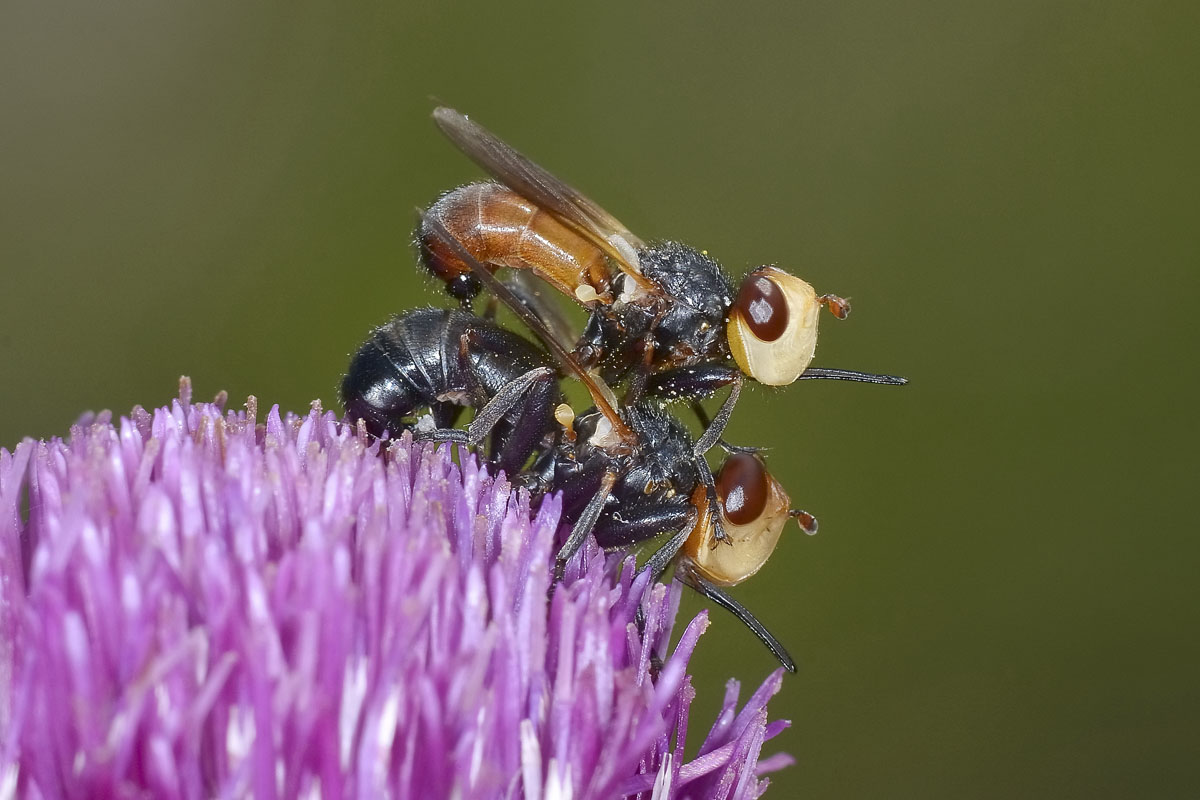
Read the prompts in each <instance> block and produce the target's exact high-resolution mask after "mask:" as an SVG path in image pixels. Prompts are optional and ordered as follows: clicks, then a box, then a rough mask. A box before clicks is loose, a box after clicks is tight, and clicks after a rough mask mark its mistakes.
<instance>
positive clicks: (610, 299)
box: [341, 108, 906, 671]
mask: <svg viewBox="0 0 1200 800" xmlns="http://www.w3.org/2000/svg"><path fill="white" fill-rule="evenodd" d="M433 118H434V121H435V122H436V123H437V125H438V127H439V128H440V129H441V130H442V132H443V133H444V134H446V136H447V137H449V139H450V140H451V141H452V142H453V143H454V144H455V145H457V146H458V147H459V148H460V149H461V150H462V151H463V152H464V153H466V154H467V155H468V156H469V157H470V158H471V159H472V160H474V161H475V162H476V163H477V164H478V165H479V166H481V167H483V168H484V169H485V170H486V171H487V172H488V173H490V174H491V176H492V177H493V178H494V179H495V180H496V181H497V182H486V183H473V184H468V185H466V186H462V187H459V188H458V189H455V190H453V191H451V192H449V193H448V194H446V195H444V196H443V197H442V198H441V199H439V200H438V201H437V202H436V203H435V204H434V205H433V206H432V207H431V208H430V209H428V210H427V211H425V212H422V214H421V221H420V225H419V228H418V231H417V242H418V245H419V248H420V253H421V259H422V261H423V262H424V265H425V267H426V268H427V269H428V270H429V271H430V272H431V273H432V274H433V275H435V276H436V277H438V278H439V279H441V280H442V281H444V282H445V284H446V289H447V292H448V293H449V294H450V295H451V296H453V297H455V298H457V299H458V300H459V302H460V304H461V305H462V308H461V309H455V310H447V309H435V308H423V309H415V310H412V311H408V312H405V313H403V314H400V315H399V316H396V317H394V318H393V319H392V320H390V321H389V322H388V323H386V324H385V325H383V326H381V327H379V328H377V329H375V330H374V331H373V332H372V333H371V335H370V337H369V338H368V339H367V341H366V342H364V343H363V345H362V346H361V347H360V348H359V350H358V352H357V353H356V354H355V355H354V357H353V359H352V361H351V363H350V368H349V371H348V373H347V374H346V376H345V379H344V381H343V383H342V389H341V394H342V401H343V404H344V405H345V408H346V412H347V414H348V416H349V417H350V418H351V419H353V420H355V421H361V422H362V423H363V424H364V425H365V427H366V428H367V430H368V431H369V432H370V433H372V434H374V435H376V436H382V435H383V434H384V433H387V434H388V435H390V436H392V437H395V436H398V435H399V434H400V433H402V432H403V431H405V430H413V431H414V433H415V435H416V436H417V437H418V438H425V439H432V440H436V441H450V442H459V443H465V444H468V445H471V446H480V445H483V444H484V443H486V444H487V449H486V456H485V457H486V460H487V462H488V463H489V465H490V466H492V467H493V468H496V469H503V470H504V471H505V472H506V473H507V474H508V475H509V477H510V479H512V480H514V481H516V482H518V483H520V484H522V485H524V486H526V487H527V488H528V489H529V490H530V492H531V494H532V495H533V496H534V497H535V498H536V499H540V498H542V497H544V496H545V495H546V494H548V493H551V492H561V493H562V504H563V506H562V518H563V520H564V521H566V522H567V523H569V524H570V525H571V529H570V533H569V535H568V537H567V539H566V541H565V542H564V543H563V544H562V546H561V547H560V549H559V551H558V553H557V556H556V566H557V575H558V576H559V577H561V575H562V570H563V567H564V566H565V564H566V562H567V561H568V560H569V559H570V558H571V556H572V555H574V554H575V553H576V552H577V551H578V549H579V547H580V546H581V545H582V544H583V542H584V541H585V540H586V538H587V536H588V535H589V534H592V535H594V536H595V537H596V541H597V542H598V543H599V544H600V545H601V546H602V547H605V548H618V547H628V546H631V545H636V544H640V543H643V542H646V541H649V540H650V539H653V538H655V537H657V536H659V535H660V534H663V533H669V534H670V536H669V537H667V540H666V541H665V542H664V543H663V544H661V545H660V546H659V547H658V548H657V549H656V550H655V551H654V552H653V554H652V555H651V556H650V557H649V559H648V561H647V563H646V565H645V569H649V570H651V571H652V574H653V575H654V576H655V577H657V576H659V575H660V574H662V573H663V572H664V571H665V570H666V569H667V568H668V567H669V566H670V565H671V563H672V562H674V564H675V577H676V578H678V579H679V580H681V581H682V582H683V583H685V584H687V585H689V586H691V587H692V588H694V589H695V590H697V591H699V592H700V593H701V594H703V595H704V596H706V597H708V598H709V599H710V600H712V601H714V602H716V603H717V604H719V605H721V606H723V607H724V608H726V609H728V610H730V611H731V612H733V613H734V614H735V615H736V616H737V617H738V618H739V619H740V620H742V622H743V623H745V624H746V625H747V627H749V628H750V630H751V631H752V632H753V633H754V634H755V635H756V636H757V637H758V638H759V639H760V640H762V642H763V643H764V644H766V646H767V647H768V648H769V649H770V650H771V652H772V653H774V654H775V656H776V657H777V658H778V659H779V660H780V662H781V663H782V664H783V665H784V666H785V667H786V668H787V669H789V670H791V671H795V662H794V661H793V660H792V658H791V657H790V656H789V655H788V653H787V651H786V649H785V648H784V647H783V645H782V644H780V642H779V641H778V640H777V639H776V638H775V637H774V636H773V635H772V634H771V633H770V632H769V631H768V630H767V629H766V628H765V627H764V626H763V625H762V624H761V623H760V622H759V621H758V620H757V619H755V617H754V616H753V615H752V614H751V613H750V612H749V611H748V610H747V609H745V608H744V607H743V606H742V605H741V604H739V603H738V602H737V601H736V600H734V599H733V598H732V597H731V596H730V595H729V594H728V593H726V591H725V590H724V587H729V586H734V585H736V584H738V583H741V582H742V581H744V580H745V579H746V578H748V577H750V576H751V575H753V574H754V573H755V572H757V571H758V570H759V568H761V567H762V565H763V564H764V563H765V562H766V560H767V559H768V558H769V557H770V555H771V553H772V552H773V551H774V549H775V545H776V543H777V542H778V540H779V536H780V534H781V532H782V530H783V528H784V525H785V524H786V522H787V521H788V520H789V519H795V520H796V521H797V522H798V523H799V525H800V527H801V528H802V529H803V530H805V531H806V532H807V533H810V534H811V533H815V532H816V530H817V521H816V519H815V518H813V516H812V515H811V514H808V513H807V512H804V511H798V510H793V509H791V508H790V499H789V498H788V495H787V493H786V492H785V491H784V489H783V487H782V486H781V485H780V484H779V482H778V481H776V480H775V478H774V477H772V476H771V474H770V473H769V472H768V471H767V470H766V468H765V466H764V465H763V463H762V461H761V460H760V459H759V457H758V456H757V455H756V449H755V448H745V447H735V446H733V445H730V444H728V443H727V442H725V441H724V439H723V438H722V435H723V433H724V430H725V427H726V425H727V424H728V422H729V418H730V416H731V414H732V413H733V409H734V406H735V405H736V403H737V400H738V396H739V395H740V393H741V389H742V384H743V382H744V381H745V379H747V378H749V379H752V380H755V381H758V382H760V383H764V384H767V385H771V386H782V385H787V384H791V383H793V382H794V381H796V380H805V379H834V380H848V381H861V382H866V383H880V384H893V385H898V384H903V383H905V382H906V381H905V379H904V378H899V377H895V376H891V375H876V374H870V373H863V372H856V371H851V370H839V369H825V368H819V367H810V366H809V363H810V362H811V361H812V358H813V353H814V350H815V349H816V343H817V318H818V312H819V311H820V309H821V307H822V306H824V307H826V308H828V309H829V310H830V311H831V312H832V313H833V314H834V316H835V317H837V318H839V319H842V318H845V316H846V315H847V314H848V313H849V311H850V306H849V304H848V303H847V302H846V301H845V300H843V299H842V298H840V297H837V296H834V295H817V293H816V292H815V291H814V290H813V288H812V286H810V285H809V284H808V283H806V282H805V281H802V280H800V279H799V278H796V277H794V276H792V275H790V274H788V273H787V272H785V271H783V270H781V269H778V268H777V267H773V266H764V267H759V268H757V269H755V270H753V271H752V272H750V274H749V275H747V276H746V278H745V279H744V280H743V281H742V283H741V285H740V286H739V287H737V288H736V290H735V287H734V284H733V282H732V280H731V279H730V278H729V276H728V275H727V274H726V273H725V271H724V270H723V269H722V268H721V266H720V265H719V264H717V262H716V261H714V260H713V259H711V258H709V256H708V255H707V253H705V252H701V251H697V250H694V249H692V248H690V247H688V246H686V245H682V244H678V243H675V242H664V243H661V244H646V243H645V242H643V241H642V240H641V239H639V238H638V237H637V236H635V235H634V234H633V233H631V232H630V231H629V230H628V229H627V228H626V227H625V226H624V225H622V224H621V223H620V222H618V221H617V220H616V219H615V218H614V217H613V216H612V215H611V214H609V213H608V212H606V211H605V210H604V209H602V208H601V207H600V206H598V205H596V204H595V203H594V202H592V201H591V200H589V199H588V198H587V197H585V196H584V195H582V194H580V193H579V192H578V191H576V190H575V189H573V188H571V187H570V186H568V185H567V184H566V183H564V182H563V181H561V180H559V179H558V178H556V177H554V176H553V175H551V174H550V173H549V172H547V171H546V170H544V169H542V168H541V167H539V166H537V165H536V164H534V163H533V162H532V161H530V160H529V159H527V158H525V157H524V156H522V155H521V154H520V153H518V152H517V151H516V150H514V149H513V148H512V147H510V146H509V145H507V144H505V143H504V142H503V141H501V140H500V139H499V138H497V137H496V136H495V135H494V134H492V133H490V132H489V131H487V130H486V129H484V128H483V127H482V126H480V125H478V124H476V123H475V122H472V121H471V120H469V119H467V118H466V117H465V116H463V115H462V114H459V113H458V112H457V111H453V110H452V109H448V108H438V109H437V110H435V111H434V114H433ZM501 268H507V272H505V273H501V275H500V276H497V275H496V274H495V273H496V272H497V270H499V269H501ZM547 285H548V286H549V287H551V288H552V289H554V290H556V291H557V292H559V293H561V294H562V295H564V296H566V297H568V298H570V299H572V300H573V301H574V302H576V303H577V304H579V305H580V306H582V307H583V309H584V310H585V312H586V313H587V322H586V324H585V326H584V328H583V330H582V332H581V333H580V334H579V335H575V334H574V333H573V332H572V330H571V326H570V325H569V323H567V321H566V320H565V318H564V316H563V315H562V313H561V309H559V308H558V307H557V306H556V305H554V304H553V303H550V302H547V301H546V299H545V297H544V296H543V293H542V291H541V290H542V289H543V288H544V287H545V286H547ZM484 290H487V291H488V292H489V293H490V295H491V297H492V298H493V301H492V302H491V303H490V304H489V309H491V310H494V304H495V302H496V301H498V302H500V303H503V304H504V305H505V306H506V307H507V308H508V309H509V310H510V311H512V312H513V313H514V314H515V315H516V316H517V317H518V318H520V319H521V320H522V322H524V324H525V325H526V326H528V328H529V329H530V331H531V332H532V333H533V334H534V336H535V337H536V339H537V340H538V341H537V343H536V344H535V343H534V342H532V341H530V340H528V339H526V338H525V337H523V336H520V335H518V334H516V333H514V332H512V331H510V330H508V329H506V328H504V327H502V326H500V325H499V324H497V323H496V322H495V321H494V319H493V318H492V314H491V312H490V311H489V312H486V313H484V314H483V315H476V314H474V313H472V301H473V300H475V298H476V297H477V296H478V295H479V294H480V292H482V291H484ZM568 376H569V377H574V378H576V379H578V380H579V381H580V382H581V383H582V384H583V386H584V387H586V389H587V390H588V393H589V394H590V395H591V400H592V404H593V405H592V407H591V408H590V409H588V410H587V411H585V412H583V413H582V414H580V415H578V416H576V415H575V413H574V411H573V410H572V409H571V407H570V406H569V405H567V404H566V403H565V402H564V396H563V393H562V390H561V387H560V380H561V379H563V378H565V377H568ZM613 387H617V388H620V389H622V390H623V392H622V395H621V397H620V398H619V399H618V397H617V394H616V393H615V392H614V391H613ZM726 387H728V389H729V393H728V395H727V396H726V398H725V400H724V401H723V402H722V403H721V405H720V408H719V410H718V411H717V413H716V414H715V415H713V416H712V418H711V419H710V418H709V417H708V415H707V414H706V413H705V411H704V409H703V408H702V407H701V405H700V401H702V400H704V399H706V398H708V397H711V396H713V395H714V394H716V393H717V392H719V391H720V390H722V389H724V388H726ZM676 401H681V402H687V403H689V404H690V405H691V407H692V409H693V410H694V412H695V413H696V415H697V417H698V419H699V420H700V423H701V425H703V426H704V431H703V433H702V434H701V435H700V437H699V438H697V439H693V437H692V435H691V433H690V432H689V431H688V429H687V427H686V426H685V425H684V424H683V423H682V422H681V421H680V420H679V419H677V418H676V417H675V416H674V415H672V414H671V413H669V412H668V411H667V410H666V406H667V404H668V403H670V402H676ZM468 407H469V408H472V409H474V411H475V415H474V418H473V419H472V420H471V421H470V423H469V424H468V425H467V426H466V428H465V429H459V428H456V427H455V424H456V422H457V421H458V418H459V416H460V414H461V412H462V411H463V410H464V409H465V408H468ZM425 411H428V415H424V416H423V414H424V412H425ZM717 445H720V446H721V447H722V449H724V450H725V451H726V452H727V454H728V455H727V458H726V459H725V461H724V462H723V464H722V465H721V467H720V468H719V469H718V470H717V472H716V473H715V474H714V473H713V471H712V470H711V468H710V467H709V464H708V461H707V460H706V458H705V454H706V453H707V452H708V451H709V450H710V449H712V448H713V447H714V446H717Z"/></svg>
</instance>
